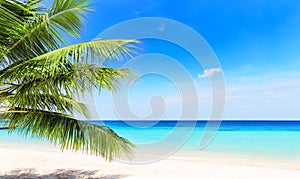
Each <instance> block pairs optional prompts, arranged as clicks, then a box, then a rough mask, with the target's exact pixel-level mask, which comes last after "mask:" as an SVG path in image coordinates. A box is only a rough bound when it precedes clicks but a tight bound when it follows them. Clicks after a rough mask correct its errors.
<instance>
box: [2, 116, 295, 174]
mask: <svg viewBox="0 0 300 179" xmlns="http://www.w3.org/2000/svg"><path fill="white" fill-rule="evenodd" d="M205 122H206V121H203V122H202V123H205ZM141 123H142V122H141ZM161 123H162V124H161V125H160V126H164V128H163V129H162V128H161V127H160V126H156V127H154V129H152V131H151V132H149V133H151V134H152V135H148V136H147V134H144V136H143V137H142V138H141V137H140V136H139V135H137V134H139V132H138V130H142V129H138V128H137V129H134V127H132V126H125V127H124V122H116V121H115V122H109V121H108V122H107V124H108V126H110V127H112V128H113V129H114V130H115V131H117V132H118V133H120V134H122V135H123V136H126V137H127V138H129V139H130V140H131V141H135V143H141V142H142V141H145V142H147V143H151V141H152V142H154V141H155V137H154V136H153V135H154V134H160V137H161V138H163V137H164V135H163V134H164V133H165V134H166V133H168V132H170V131H172V130H173V126H172V125H170V124H169V126H170V127H169V128H166V123H170V122H161ZM172 123H176V121H173V122H172ZM249 123H254V124H252V125H249ZM257 123H258V124H257ZM270 123H272V124H273V125H270ZM281 123H285V125H282V124H281ZM292 123H293V125H287V124H288V123H287V122H280V121H279V122H278V121H277V122H274V121H271V122H270V121H269V122H249V121H248V124H247V125H245V123H244V122H243V121H239V122H232V121H229V122H227V123H226V121H225V123H223V125H221V128H220V130H219V134H217V136H216V137H215V140H214V141H213V142H212V143H211V145H210V146H209V147H207V148H206V149H203V150H199V147H198V145H199V144H198V142H196V141H197V139H195V138H198V137H199V136H201V135H200V133H201V132H202V131H203V124H202V125H201V123H200V124H198V128H197V129H196V131H198V132H197V133H194V134H193V135H192V136H190V139H189V140H188V141H187V142H186V143H185V144H184V146H182V147H181V148H180V149H179V150H178V151H176V152H174V153H172V154H171V155H169V156H167V157H165V158H160V159H156V160H155V161H152V162H146V161H145V162H144V163H135V161H134V160H132V161H130V160H129V161H128V160H117V161H114V162H107V161H105V160H103V159H101V158H99V157H97V156H94V155H88V154H85V153H83V152H77V153H75V152H72V151H64V152H62V151H61V150H60V149H59V148H58V147H55V146H53V145H51V144H50V143H47V142H46V141H37V140H33V139H31V140H28V139H27V140H25V139H21V138H18V137H17V136H16V135H15V136H14V135H6V137H5V138H4V137H3V136H5V134H4V133H3V131H2V133H1V134H2V135H1V136H2V138H1V141H2V143H1V145H0V147H1V152H0V153H1V156H0V157H1V159H2V160H3V161H6V162H5V163H1V173H0V176H1V178H5V177H6V178H17V177H20V178H21V177H33V178H38V177H42V178H47V177H48V178H51V177H67V178H185V177H188V178H199V176H201V177H204V178H264V177H272V178H282V177H288V178H298V177H299V176H300V171H299V170H300V168H299V164H300V156H299V153H298V151H297V148H299V142H297V140H296V138H297V137H298V136H299V132H298V129H297V128H298V127H300V122H292ZM233 124H235V125H233ZM117 126H119V128H118V127H117ZM120 126H122V127H120ZM245 126H246V127H245ZM287 126H293V127H287ZM266 127H267V129H266ZM232 128H235V130H230V129H232ZM254 128H256V129H254ZM257 128H260V130H257ZM168 130H170V131H168ZM276 130H277V132H276ZM167 131H168V132H167ZM243 133H244V134H243ZM247 133H248V134H247ZM276 133H277V134H276ZM282 133H286V135H285V136H283V135H280V134H282ZM254 134H256V135H254ZM226 135H227V137H225V136H226ZM276 136H277V137H276ZM270 138H272V139H273V140H270ZM3 141H4V142H3ZM5 141H6V142H5ZM168 142H170V141H166V142H165V143H164V144H165V145H168ZM261 144H264V145H263V146H262V145H261ZM243 145H244V146H243ZM228 146H230V148H228ZM226 147H227V149H226ZM163 148H164V146H160V147H159V148H157V149H156V150H159V149H160V150H163ZM247 149H248V150H247ZM292 149H295V151H293V150H292ZM150 150H151V149H150ZM152 150H154V149H152ZM142 152H143V153H144V154H145V155H147V153H148V155H149V154H150V155H151V151H149V150H148V151H147V150H142ZM136 153H138V152H137V151H136ZM153 157H154V155H153Z"/></svg>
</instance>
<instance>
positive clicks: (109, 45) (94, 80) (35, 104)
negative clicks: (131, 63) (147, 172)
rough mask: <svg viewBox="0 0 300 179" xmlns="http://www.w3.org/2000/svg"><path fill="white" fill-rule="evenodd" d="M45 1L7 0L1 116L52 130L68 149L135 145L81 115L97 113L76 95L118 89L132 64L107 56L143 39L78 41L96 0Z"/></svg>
mask: <svg viewBox="0 0 300 179" xmlns="http://www.w3.org/2000/svg"><path fill="white" fill-rule="evenodd" d="M41 1H42V0H27V1H17V0H0V60H1V61H0V107H1V110H0V111H1V114H2V115H1V118H2V119H4V120H6V121H8V124H7V125H8V127H9V128H10V132H18V133H19V134H20V135H25V136H32V137H37V138H46V139H48V140H49V141H50V142H52V143H54V144H56V145H59V146H60V147H61V149H71V150H75V151H78V150H84V151H87V152H88V153H91V154H96V155H100V156H102V157H104V158H106V159H108V160H112V159H114V158H115V157H121V156H123V155H124V154H125V155H127V154H130V152H131V151H132V147H133V145H132V144H131V143H130V142H129V141H128V140H126V139H125V138H122V137H120V136H119V135H117V134H116V133H115V132H114V131H113V130H111V129H110V128H108V127H106V126H98V125H93V124H90V123H86V122H84V121H82V120H78V119H76V118H75V117H74V116H75V114H76V113H80V114H82V115H84V116H86V117H88V115H89V114H88V112H87V111H88V110H87V107H86V106H85V105H84V104H82V103H80V102H79V101H78V100H76V99H78V98H75V97H79V96H81V95H82V94H83V93H84V92H86V91H88V92H90V93H92V92H93V90H95V89H97V90H101V89H103V88H107V89H109V90H113V89H116V88H117V87H118V84H119V83H118V81H119V80H121V79H124V78H125V79H126V78H130V72H129V71H128V69H122V68H120V69H115V68H110V67H108V66H104V65H101V64H105V63H102V62H105V61H107V60H110V61H111V60H122V59H123V58H125V57H128V56H130V55H131V54H132V53H133V48H134V44H135V43H136V41H135V40H100V39H98V40H93V41H89V42H84V43H78V44H70V42H69V41H68V39H70V37H74V38H76V37H79V32H80V31H81V30H82V27H83V22H84V17H85V14H86V13H87V12H88V11H90V9H89V1H86V0H54V1H53V4H52V7H51V8H50V9H44V8H41V7H40V6H39V3H40V2H41ZM68 36H69V37H68ZM94 62H98V63H94Z"/></svg>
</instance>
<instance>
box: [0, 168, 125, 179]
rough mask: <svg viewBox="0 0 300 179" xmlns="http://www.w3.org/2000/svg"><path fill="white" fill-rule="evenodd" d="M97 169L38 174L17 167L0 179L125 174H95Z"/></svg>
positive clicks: (116, 178)
mask: <svg viewBox="0 0 300 179" xmlns="http://www.w3.org/2000/svg"><path fill="white" fill-rule="evenodd" d="M96 174H97V170H68V169H60V170H55V171H53V172H47V174H38V173H36V170H35V169H31V168H26V169H17V170H11V171H8V172H5V173H4V174H0V178H1V179H122V178H124V177H126V175H121V174H120V175H102V176H101V175H100V176H99V175H96Z"/></svg>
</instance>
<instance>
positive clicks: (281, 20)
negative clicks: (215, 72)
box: [77, 0, 300, 119]
mask: <svg viewBox="0 0 300 179" xmlns="http://www.w3.org/2000/svg"><path fill="white" fill-rule="evenodd" d="M92 6H93V8H94V12H92V13H90V14H88V18H87V23H86V27H85V30H84V31H83V32H82V37H81V39H79V40H77V41H86V40H90V39H93V38H94V37H96V36H97V35H98V34H99V33H100V32H101V31H103V30H105V29H106V28H108V27H110V26H112V25H114V24H117V23H120V22H122V21H125V20H129V19H133V18H139V17H163V18H170V19H173V20H177V21H179V22H181V23H184V24H186V25H188V26H190V27H191V28H193V29H194V30H196V31H197V32H198V33H199V34H201V35H202V36H203V38H205V39H206V41H207V42H208V43H209V45H210V46H211V47H212V49H213V50H214V52H215V54H216V55H217V57H218V59H219V61H220V63H221V66H222V72H223V73H224V76H225V80H226V108H225V114H224V117H225V118H227V119H233V118H235V119H241V118H248V119H299V118H300V108H299V104H300V102H299V101H300V50H299V49H300V11H299V9H300V1H298V0H285V1H271V0H251V1H249V0H231V1H229V0H228V1H223V0H210V1H202V0H186V1H179V0H172V1H170V0H144V1H140V0H97V1H94V2H93V5H92ZM141 47H142V48H143V50H142V51H141V52H140V53H141V54H147V53H160V54H165V55H168V56H171V57H173V58H175V59H177V60H178V62H179V63H181V64H182V65H183V66H184V67H185V68H186V69H188V70H189V72H190V73H191V75H192V77H193V78H194V82H195V84H196V86H197V90H198V93H199V97H198V98H199V102H200V108H199V111H200V116H199V118H207V117H209V114H210V110H211V94H210V85H209V83H208V81H207V79H203V78H198V76H200V75H201V74H203V71H204V70H205V69H202V68H201V67H198V66H195V65H194V62H193V59H192V58H193V57H192V56H190V55H189V54H188V53H187V52H184V51H180V50H178V49H177V47H175V46H172V45H170V44H167V43H164V42H158V41H151V40H148V41H147V40H145V41H142V43H141ZM133 70H134V69H133ZM137 84H138V85H135V86H134V87H132V91H131V92H130V95H129V96H131V98H130V99H129V103H130V105H131V108H132V110H133V111H134V112H135V113H136V114H137V115H139V116H147V115H148V114H149V113H151V110H150V108H149V100H150V98H151V96H153V95H157V94H158V95H161V96H163V98H165V100H166V103H167V109H166V113H165V116H164V118H178V116H179V113H180V105H181V103H180V100H179V99H178V92H177V91H176V88H175V87H174V86H173V87H172V86H170V85H168V81H167V80H166V79H164V78H162V77H159V76H155V75H153V76H152V77H151V76H147V77H145V78H144V79H143V80H141V81H140V82H138V83H137ZM95 99H96V101H97V102H96V103H97V108H98V113H99V115H100V117H101V118H103V119H104V118H105V119H106V118H116V117H117V116H116V114H115V111H114V107H113V104H112V103H111V102H110V101H111V96H110V93H108V92H106V91H104V92H103V93H102V94H101V96H100V97H98V96H97V97H95ZM169 101H171V102H169ZM191 105H192V104H191Z"/></svg>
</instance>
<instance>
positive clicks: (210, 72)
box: [198, 68, 222, 78]
mask: <svg viewBox="0 0 300 179" xmlns="http://www.w3.org/2000/svg"><path fill="white" fill-rule="evenodd" d="M221 71H222V70H221V68H210V69H206V70H204V72H203V73H202V74H199V75H198V78H208V77H211V76H212V75H214V74H215V73H220V72H221Z"/></svg>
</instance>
